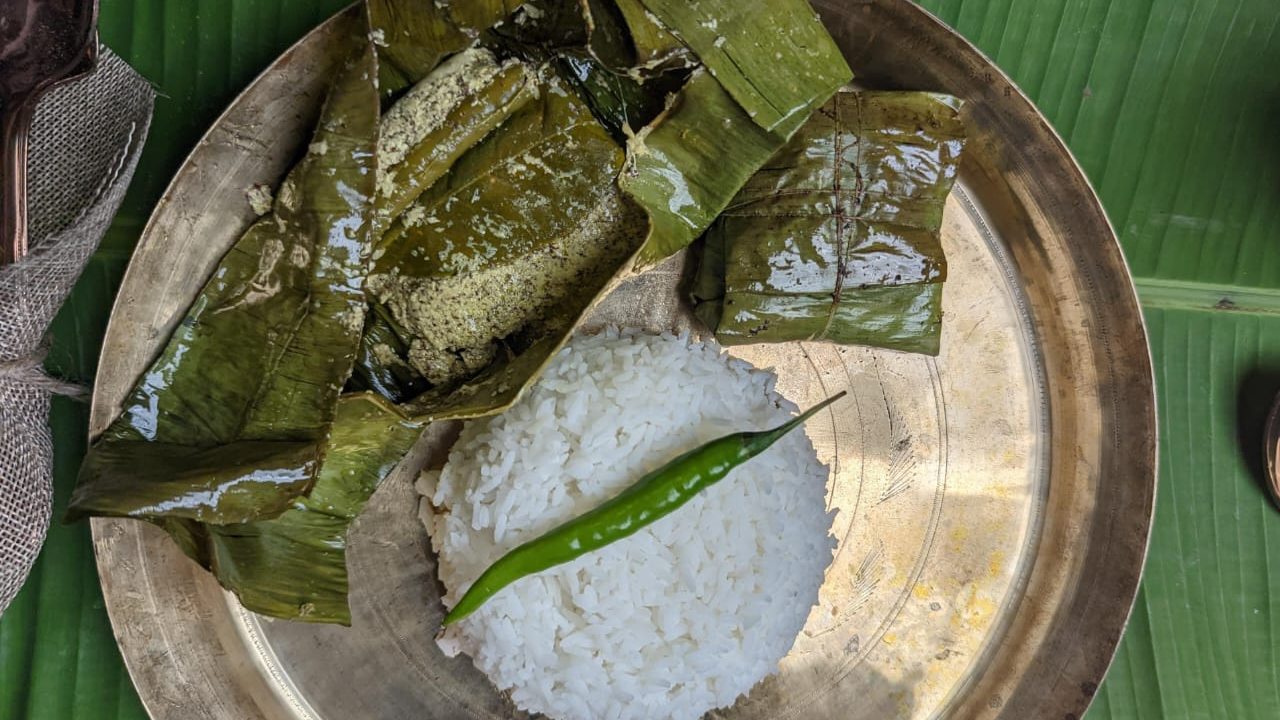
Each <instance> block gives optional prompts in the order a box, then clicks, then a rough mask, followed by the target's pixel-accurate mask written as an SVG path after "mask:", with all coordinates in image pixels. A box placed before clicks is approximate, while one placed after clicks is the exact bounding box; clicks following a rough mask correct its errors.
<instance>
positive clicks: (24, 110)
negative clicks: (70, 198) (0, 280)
mask: <svg viewBox="0 0 1280 720" xmlns="http://www.w3.org/2000/svg"><path fill="white" fill-rule="evenodd" d="M97 61H98V1H97V0H0V112H2V113H3V118H2V119H0V145H2V146H3V148H2V149H0V153H2V155H3V158H2V165H3V172H4V184H3V193H4V197H3V199H2V200H0V224H2V225H3V242H2V243H0V265H5V264H8V263H11V262H16V261H17V260H19V259H20V258H21V257H22V256H23V255H25V254H26V253H27V135H28V132H29V131H30V129H31V119H32V118H33V117H34V116H35V110H36V102H37V101H39V99H40V96H41V95H43V94H44V93H45V91H47V90H49V89H50V88H52V87H53V86H54V85H57V84H58V83H61V82H66V81H67V80H72V79H75V78H78V77H80V76H82V75H85V74H87V73H89V72H91V71H92V70H93V68H94V66H95V65H96V64H97Z"/></svg>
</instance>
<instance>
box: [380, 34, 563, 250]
mask: <svg viewBox="0 0 1280 720" xmlns="http://www.w3.org/2000/svg"><path fill="white" fill-rule="evenodd" d="M537 94H538V89H537V82H536V81H535V79H534V78H533V77H532V74H531V70H530V68H529V67H528V66H526V65H525V64H523V63H521V62H519V61H516V60H508V61H506V62H503V63H500V62H498V60H497V58H495V57H494V56H493V53H491V52H489V51H488V50H485V49H483V48H468V49H467V50H464V51H462V52H459V53H458V54H456V55H453V56H452V57H450V58H449V59H448V60H445V61H444V62H443V63H441V64H440V65H439V66H438V67H437V68H436V69H435V70H432V71H431V73H430V74H428V75H427V76H426V77H425V78H424V79H423V80H422V81H420V82H419V83H418V84H416V85H414V86H413V88H412V89H410V90H409V91H408V92H406V93H405V94H404V96H403V97H401V98H400V99H399V100H397V101H396V103H395V105H393V106H392V107H391V108H390V109H389V110H387V113H386V115H385V116H384V117H383V118H382V123H381V127H380V129H379V134H378V192H377V196H376V201H375V204H374V207H375V210H376V213H377V215H376V217H377V221H378V227H379V229H380V230H381V229H384V228H386V227H387V226H388V225H390V224H391V221H392V220H393V219H394V218H396V217H398V216H399V215H400V214H401V213H402V212H404V211H405V210H406V209H407V208H408V207H409V204H410V203H412V202H413V201H414V200H416V199H417V197H418V195H420V194H422V191H423V190H425V189H426V188H428V187H431V185H432V184H434V183H435V181H436V180H438V179H440V177H441V176H443V175H444V174H445V173H446V172H448V170H449V168H450V167H452V166H453V163H454V162H455V161H456V160H457V159H458V158H459V157H461V156H462V155H463V153H465V152H466V151H467V150H469V149H471V148H472V147H473V146H474V145H475V144H476V143H478V142H479V141H480V140H481V139H483V138H484V137H485V136H486V135H488V134H489V133H490V132H492V131H493V129H494V128H496V127H498V126H499V125H501V124H502V123H503V122H504V121H505V120H506V119H507V118H509V117H511V115H512V113H514V112H515V111H516V110H519V109H520V108H522V107H524V106H525V105H526V104H528V103H529V102H530V101H531V100H533V98H535V97H536V96H537Z"/></svg>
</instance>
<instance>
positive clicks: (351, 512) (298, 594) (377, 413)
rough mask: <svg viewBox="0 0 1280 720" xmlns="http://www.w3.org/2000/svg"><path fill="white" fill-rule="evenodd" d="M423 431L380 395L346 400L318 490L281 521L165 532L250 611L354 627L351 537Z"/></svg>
mask: <svg viewBox="0 0 1280 720" xmlns="http://www.w3.org/2000/svg"><path fill="white" fill-rule="evenodd" d="M422 427H423V426H422V424H421V423H418V422H413V421H409V420H405V419H404V417H403V415H402V414H400V413H399V411H397V410H396V409H394V408H393V407H392V406H390V405H389V404H388V403H387V402H386V401H385V400H383V399H382V398H380V397H377V396H375V395H372V394H367V393H361V394H352V395H344V396H343V397H342V398H341V399H340V400H339V401H338V403H337V416H336V417H335V419H334V422H333V432H332V433H331V434H330V436H329V442H328V449H327V451H326V452H325V459H324V464H323V466H322V467H321V469H320V474H319V477H318V478H317V479H316V484H315V487H313V488H312V489H311V492H310V493H309V494H307V495H305V496H302V497H299V498H297V499H296V500H295V502H294V504H293V505H292V506H291V507H290V508H289V509H288V510H286V511H284V512H283V513H281V514H280V515H279V516H278V517H275V518H272V519H270V520H259V521H256V522H248V523H235V524H217V525H215V524H208V523H199V522H195V521H192V520H187V519H183V518H165V519H164V520H163V521H161V522H160V523H158V524H160V526H161V527H163V528H165V529H166V530H168V531H169V533H170V535H172V536H173V537H174V539H175V540H176V541H177V542H178V545H179V546H180V547H181V548H182V550H183V552H185V553H186V554H187V555H188V556H190V557H191V558H192V559H193V560H195V561H196V562H198V563H200V564H201V565H203V566H204V567H205V568H207V569H208V570H209V571H210V572H211V573H213V575H214V577H216V578H218V582H220V583H222V585H223V587H225V588H227V589H228V590H230V591H232V592H233V593H235V595H236V597H238V598H239V600H240V604H242V605H243V606H244V607H245V608H247V609H249V610H252V611H254V612H257V613H261V614H263V615H269V616H271V617H278V618H285V619H289V620H303V621H307V622H323V623H340V624H342V625H350V624H351V611H350V608H349V607H348V605H347V590H348V580H347V566H346V548H347V530H348V528H349V527H350V525H351V522H352V521H353V520H355V518H356V516H357V515H359V514H360V511H361V510H362V509H363V508H364V505H365V503H366V502H368V500H369V497H370V496H372V495H373V491H374V490H376V489H377V487H378V484H379V483H380V482H381V481H382V479H383V478H384V477H385V476H386V475H387V474H388V473H390V472H391V470H392V469H393V468H394V467H395V466H396V465H397V464H398V463H399V462H400V460H401V459H402V458H403V457H404V454H405V453H407V452H408V451H409V448H411V447H412V446H413V444H414V442H415V441H416V440H417V439H418V436H419V435H420V434H421V433H422Z"/></svg>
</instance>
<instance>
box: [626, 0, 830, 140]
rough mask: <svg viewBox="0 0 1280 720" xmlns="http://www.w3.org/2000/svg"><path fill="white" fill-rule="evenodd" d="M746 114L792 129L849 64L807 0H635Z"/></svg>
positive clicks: (784, 133) (784, 132) (785, 134)
mask: <svg viewBox="0 0 1280 720" xmlns="http://www.w3.org/2000/svg"><path fill="white" fill-rule="evenodd" d="M640 2H641V3H642V4H643V5H644V6H645V8H646V9H647V10H649V12H651V13H653V15H654V16H656V17H657V19H658V21H660V22H661V24H662V25H664V26H665V27H667V28H670V29H671V30H672V31H673V32H674V34H675V35H676V36H677V37H679V38H680V40H682V41H683V42H684V43H685V44H686V45H688V46H689V47H690V48H692V50H693V51H694V53H696V54H697V56H698V60H699V62H701V63H702V64H703V65H705V66H706V68H707V70H708V71H709V72H710V73H711V75H712V76H713V77H715V79H716V80H717V81H718V82H719V83H720V85H721V86H723V87H724V89H725V91H726V92H728V93H729V95H730V96H731V97H733V99H734V100H736V101H737V102H738V104H739V105H741V106H742V109H743V110H744V111H746V113H747V116H748V117H750V118H751V119H752V120H754V121H755V122H756V123H757V124H759V125H760V127H762V128H764V129H765V130H769V131H771V132H775V133H777V134H778V135H780V136H781V137H782V139H783V140H786V139H787V138H789V137H791V135H792V133H794V132H795V131H796V129H797V128H799V127H800V125H802V124H803V123H804V121H805V120H807V119H808V117H809V113H811V112H812V111H813V109H814V108H816V107H817V106H818V105H821V104H822V103H823V102H825V101H826V99H827V98H829V97H831V93H833V92H835V91H836V89H837V88H839V87H841V86H842V85H844V84H845V83H847V82H849V80H850V78H852V77H853V71H852V70H850V69H849V65H848V64H847V63H846V62H845V60H844V55H843V54H841V52H840V48H838V47H836V45H835V43H834V42H832V40H831V36H830V35H828V34H827V29H826V27H824V26H823V24H822V21H821V20H820V19H819V18H818V16H817V15H816V14H815V13H814V12H813V8H811V7H809V3H808V0H769V2H743V0H640Z"/></svg>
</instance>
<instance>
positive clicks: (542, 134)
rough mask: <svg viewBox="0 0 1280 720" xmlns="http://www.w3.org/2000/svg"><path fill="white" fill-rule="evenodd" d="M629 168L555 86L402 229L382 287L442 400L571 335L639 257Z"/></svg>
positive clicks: (379, 276) (400, 223)
mask: <svg viewBox="0 0 1280 720" xmlns="http://www.w3.org/2000/svg"><path fill="white" fill-rule="evenodd" d="M622 159H623V154H622V149H621V148H620V147H619V146H618V145H617V143H615V142H614V141H613V139H612V138H611V137H610V136H609V134H608V133H607V132H606V131H605V129H604V128H603V127H602V126H601V125H600V123H599V122H598V121H597V120H596V119H595V117H594V116H593V115H592V114H591V112H590V110H589V109H588V108H587V107H586V105H585V104H584V103H583V102H582V101H581V100H580V99H579V98H578V97H577V96H576V95H575V94H573V93H572V92H570V91H569V89H568V88H567V87H566V84H565V83H563V82H561V81H560V80H559V79H558V78H556V77H554V76H552V77H551V78H550V79H549V80H548V82H546V83H545V84H544V86H543V87H542V92H541V95H540V97H539V98H538V100H537V101H535V102H533V103H531V104H530V105H528V106H527V107H525V108H523V109H522V110H520V111H519V112H517V113H516V114H515V115H514V116H513V117H512V118H511V119H510V120H509V121H508V122H507V123H505V124H503V125H502V126H501V127H500V128H498V129H497V130H496V131H495V132H494V133H492V134H491V135H490V136H488V137H487V138H485V140H484V141H483V142H481V143H480V144H478V145H477V146H476V147H475V148H473V149H472V150H471V151H469V152H468V153H466V154H465V155H463V156H462V157H461V158H460V159H459V160H458V162H457V163H455V164H454V166H453V168H452V169H451V170H450V172H449V173H448V174H447V175H446V176H445V177H443V178H441V179H440V181H438V182H437V183H436V184H434V185H433V186H432V187H431V188H430V189H428V190H427V191H426V192H424V193H423V194H422V196H421V197H419V198H418V200H417V201H416V202H415V203H414V204H413V205H412V206H411V207H410V208H409V210H408V211H406V212H405V213H404V214H403V215H402V216H401V217H400V218H399V219H398V220H397V222H396V224H395V225H394V226H393V227H392V229H391V231H389V232H388V233H387V235H386V236H385V237H384V238H383V241H382V244H381V245H380V246H379V254H378V259H377V261H376V262H375V263H374V269H373V273H372V274H371V276H370V278H369V287H370V290H371V291H372V294H373V297H374V298H375V299H376V300H377V301H378V302H380V303H382V304H383V305H385V306H386V307H387V308H388V309H389V310H390V314H391V317H392V318H393V319H394V320H395V322H396V323H397V324H398V325H399V326H401V327H403V328H404V329H405V330H406V331H407V333H408V335H409V336H410V337H411V338H412V339H411V340H410V349H409V354H408V360H409V364H410V365H412V366H413V367H414V368H415V369H416V370H417V371H418V372H419V373H421V375H422V376H423V377H425V378H426V379H427V380H428V381H429V382H431V383H432V384H433V385H434V386H436V387H438V388H441V391H440V392H437V393H436V394H435V397H439V398H441V399H442V400H443V399H444V395H445V394H447V393H448V392H450V391H452V390H453V389H454V388H456V387H457V385H458V384H459V383H460V382H463V381H465V380H468V379H470V378H472V377H475V376H476V375H477V374H479V373H481V372H483V371H484V370H485V369H486V368H489V367H490V366H491V365H492V364H493V363H494V362H497V361H499V360H500V359H502V358H504V357H506V356H508V355H520V354H523V353H525V352H527V351H528V349H529V346H530V345H531V344H532V343H533V342H534V341H536V340H537V339H538V338H540V337H542V336H544V335H548V334H550V335H554V336H557V337H559V336H563V335H564V334H565V333H566V332H567V331H568V329H569V327H570V326H571V325H572V323H573V322H574V321H575V320H576V319H577V317H578V316H579V315H580V314H581V313H582V311H583V310H584V309H585V308H586V306H587V304H588V303H589V302H590V300H591V299H592V297H594V295H595V293H596V291H598V290H599V289H600V288H601V287H603V285H604V283H605V282H606V281H607V280H608V279H609V277H610V276H612V275H613V273H614V271H615V270H616V269H617V268H618V267H619V266H620V265H621V263H622V262H623V260H625V259H626V258H627V257H628V256H629V255H630V254H631V253H632V252H634V250H635V245H636V242H635V239H634V238H635V237H637V236H638V235H639V233H638V232H637V230H638V228H624V227H621V226H620V225H619V220H620V219H621V218H622V217H624V213H623V206H622V200H621V198H620V196H619V194H618V193H617V192H616V190H615V189H614V184H613V180H614V178H615V177H616V175H617V173H618V170H619V169H620V168H621V165H622ZM636 225H639V227H643V225H642V223H636ZM538 364H539V365H540V364H541V363H540V362H538ZM526 382H527V380H524V381H521V382H519V383H516V384H515V385H514V386H512V387H511V392H512V393H516V392H518V391H519V389H520V387H522V386H523V385H524V384H525V383H526ZM512 399H514V395H512ZM416 407H417V408H418V410H419V411H422V412H428V413H430V411H429V410H426V409H425V408H426V406H424V405H423V404H421V403H419V404H417V405H416Z"/></svg>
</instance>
